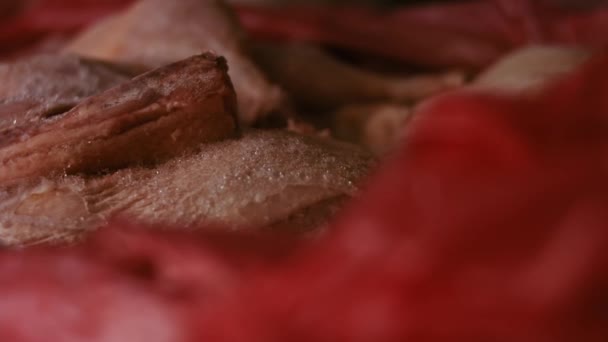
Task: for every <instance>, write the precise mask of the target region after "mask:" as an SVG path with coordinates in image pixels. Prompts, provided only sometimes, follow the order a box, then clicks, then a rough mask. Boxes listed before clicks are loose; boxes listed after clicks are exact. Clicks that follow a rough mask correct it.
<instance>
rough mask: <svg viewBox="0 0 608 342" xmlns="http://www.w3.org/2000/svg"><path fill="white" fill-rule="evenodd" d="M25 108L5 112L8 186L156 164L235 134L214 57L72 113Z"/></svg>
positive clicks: (0, 140) (229, 94)
mask: <svg viewBox="0 0 608 342" xmlns="http://www.w3.org/2000/svg"><path fill="white" fill-rule="evenodd" d="M75 77H78V75H76V76H75ZM66 78H69V77H67V76H66ZM47 81H49V82H57V80H52V79H51V80H47ZM75 83H76V84H75V85H78V80H76V81H75ZM55 86H57V87H58V88H60V87H62V85H61V84H57V83H55ZM60 98H61V96H60ZM41 101H46V100H45V99H42V100H41ZM52 101H53V99H50V102H52ZM70 103H73V102H70ZM19 104H20V102H19V101H18V97H12V98H10V99H9V100H5V101H3V103H2V104H1V105H0V114H1V115H0V118H1V119H2V120H1V121H0V125H1V126H0V132H2V134H1V135H0V184H4V185H7V184H11V183H15V182H19V181H21V180H23V179H26V178H32V177H39V176H50V175H52V174H56V173H76V172H93V173H97V172H99V171H102V170H111V169H114V168H119V167H124V166H128V165H133V164H144V163H154V162H158V161H162V160H165V159H167V158H169V157H173V156H175V155H179V154H181V153H183V152H184V151H186V150H189V149H193V148H195V147H196V146H197V145H198V144H199V143H201V142H208V141H214V140H219V139H222V138H226V137H230V136H234V134H235V132H236V119H235V111H236V108H235V107H236V104H235V94H234V90H233V88H232V85H231V83H230V80H229V78H228V75H227V66H226V63H225V60H224V59H222V58H221V57H216V56H214V55H212V54H204V55H199V56H195V57H191V58H189V59H186V60H183V61H180V62H177V63H174V64H171V65H168V66H166V67H162V68H159V69H156V70H153V71H151V72H148V73H146V74H143V75H141V76H138V77H136V78H134V79H132V80H130V81H126V82H124V83H121V84H120V85H118V86H116V87H114V88H112V89H109V90H106V91H105V92H103V93H101V94H99V95H96V96H93V97H90V98H88V99H86V100H84V101H83V102H81V103H80V104H79V105H77V106H76V107H74V108H73V109H71V110H69V111H67V112H63V113H56V112H51V113H49V112H48V111H34V112H28V111H27V109H26V108H16V107H18V105H19Z"/></svg>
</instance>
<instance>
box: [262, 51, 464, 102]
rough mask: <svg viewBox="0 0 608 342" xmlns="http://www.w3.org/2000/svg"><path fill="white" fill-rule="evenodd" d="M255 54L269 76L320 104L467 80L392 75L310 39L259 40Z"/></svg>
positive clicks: (393, 95)
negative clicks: (297, 41) (275, 42)
mask: <svg viewBox="0 0 608 342" xmlns="http://www.w3.org/2000/svg"><path fill="white" fill-rule="evenodd" d="M254 56H255V60H256V62H257V63H258V64H259V65H260V66H261V68H262V69H263V70H264V71H265V72H266V73H267V74H268V75H269V77H270V78H271V79H272V80H273V81H275V82H277V83H278V84H280V85H281V86H282V87H283V88H285V90H287V91H288V92H289V93H290V94H291V95H292V97H293V99H294V100H295V101H296V102H297V103H298V104H300V105H302V106H305V107H308V108H315V109H318V108H320V109H332V108H336V107H339V106H341V105H345V104H352V103H365V102H389V101H393V102H407V101H412V100H417V99H421V98H424V97H427V96H430V95H433V94H435V93H438V92H441V91H443V90H447V89H450V88H454V87H456V86H458V85H460V84H461V83H462V75H460V74H459V73H447V74H445V75H434V76H428V75H427V76H411V77H388V76H384V75H381V74H378V73H374V72H371V71H366V70H362V69H359V68H357V67H354V66H351V65H348V64H346V63H342V62H340V61H338V60H337V59H335V58H333V57H332V56H330V55H329V54H327V53H325V52H323V51H322V50H321V49H319V48H317V47H314V46H311V45H305V44H291V45H285V46H278V45H272V44H257V45H256V46H255V48H254Z"/></svg>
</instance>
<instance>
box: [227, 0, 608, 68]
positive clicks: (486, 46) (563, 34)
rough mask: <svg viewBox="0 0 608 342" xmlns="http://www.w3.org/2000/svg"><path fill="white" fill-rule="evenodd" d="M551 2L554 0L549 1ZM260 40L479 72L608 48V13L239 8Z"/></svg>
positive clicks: (438, 7)
mask: <svg viewBox="0 0 608 342" xmlns="http://www.w3.org/2000/svg"><path fill="white" fill-rule="evenodd" d="M547 2H548V1H547ZM237 12H238V14H239V17H240V18H241V22H242V24H243V26H244V27H245V29H246V30H247V31H248V32H249V33H250V34H251V35H252V36H253V37H254V38H256V39H260V40H262V39H263V40H274V41H291V42H308V43H315V44H320V45H325V46H332V47H339V48H342V49H347V50H351V51H359V52H362V53H366V54H372V55H375V56H380V57H385V58H391V59H395V60H397V61H400V62H402V63H408V64H412V65H418V66H426V67H435V68H446V67H447V68H454V67H455V68H468V69H471V70H479V69H481V68H484V67H487V66H488V65H489V64H491V63H493V62H495V61H496V60H497V59H498V58H500V57H501V56H502V55H504V54H505V53H508V52H510V51H511V50H513V49H515V48H517V47H521V46H525V45H527V44H540V43H545V44H566V45H571V44H575V45H581V46H585V47H587V48H604V47H607V46H608V38H607V36H606V35H603V34H598V32H606V30H607V29H608V27H607V25H608V7H606V6H598V7H597V8H588V9H587V10H581V11H568V10H562V9H560V8H559V7H556V6H555V5H552V4H543V3H541V2H540V1H536V0H490V1H486V0H477V1H457V2H456V1H454V2H448V3H436V4H423V5H419V6H403V7H400V8H395V9H392V10H390V11H382V10H372V9H369V8H365V7H361V6H314V5H294V6H284V7H276V6H275V7H270V6H266V7H263V6H257V7H256V6H247V5H242V6H238V8H237Z"/></svg>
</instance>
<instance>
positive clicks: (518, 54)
mask: <svg viewBox="0 0 608 342" xmlns="http://www.w3.org/2000/svg"><path fill="white" fill-rule="evenodd" d="M590 55H591V53H590V52H589V51H587V50H585V49H583V48H577V47H566V46H543V45H538V46H531V47H526V48H522V49H518V50H515V51H514V52H512V53H510V54H508V55H506V56H504V57H502V58H501V59H500V60H499V61H498V62H496V63H495V64H494V65H492V66H490V67H489V68H488V69H487V70H485V71H483V72H482V73H481V75H479V76H478V77H477V78H476V79H475V81H474V82H473V85H474V87H475V88H484V89H490V90H496V91H501V92H505V91H509V92H522V93H523V92H530V91H534V90H538V89H539V88H542V86H543V85H546V84H547V83H550V82H551V81H554V80H555V79H558V78H559V77H560V76H564V75H566V74H568V73H570V72H572V71H573V70H574V69H576V68H577V67H579V66H580V65H581V64H583V63H584V62H585V61H586V60H587V59H589V57H590Z"/></svg>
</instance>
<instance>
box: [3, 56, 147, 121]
mask: <svg viewBox="0 0 608 342" xmlns="http://www.w3.org/2000/svg"><path fill="white" fill-rule="evenodd" d="M136 73H137V72H136V71H135V70H131V68H129V67H126V66H120V65H113V64H109V63H105V62H100V61H95V60H92V59H87V58H80V57H76V56H60V55H39V56H33V57H30V58H25V59H22V60H20V61H17V62H14V63H3V64H0V79H2V83H1V84H0V106H2V107H0V108H1V110H2V112H1V113H2V125H3V126H4V127H7V123H8V122H10V123H11V124H13V126H22V125H24V124H25V122H30V121H35V120H36V118H38V117H39V116H53V114H61V111H60V110H61V109H62V108H67V109H64V110H63V111H67V110H68V109H70V108H72V107H75V106H76V105H77V104H78V103H80V102H81V101H82V100H84V99H85V98H87V97H89V96H91V95H95V94H97V93H100V92H102V91H104V90H106V89H109V88H111V87H112V86H115V85H117V84H119V83H121V82H124V81H126V80H128V79H130V78H131V77H133V76H135V75H136ZM13 108H24V109H27V110H26V111H25V110H21V111H20V110H14V109H13ZM58 111H59V112H58ZM57 112H58V113H57ZM15 120H16V121H17V122H15V123H13V121H15Z"/></svg>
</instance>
